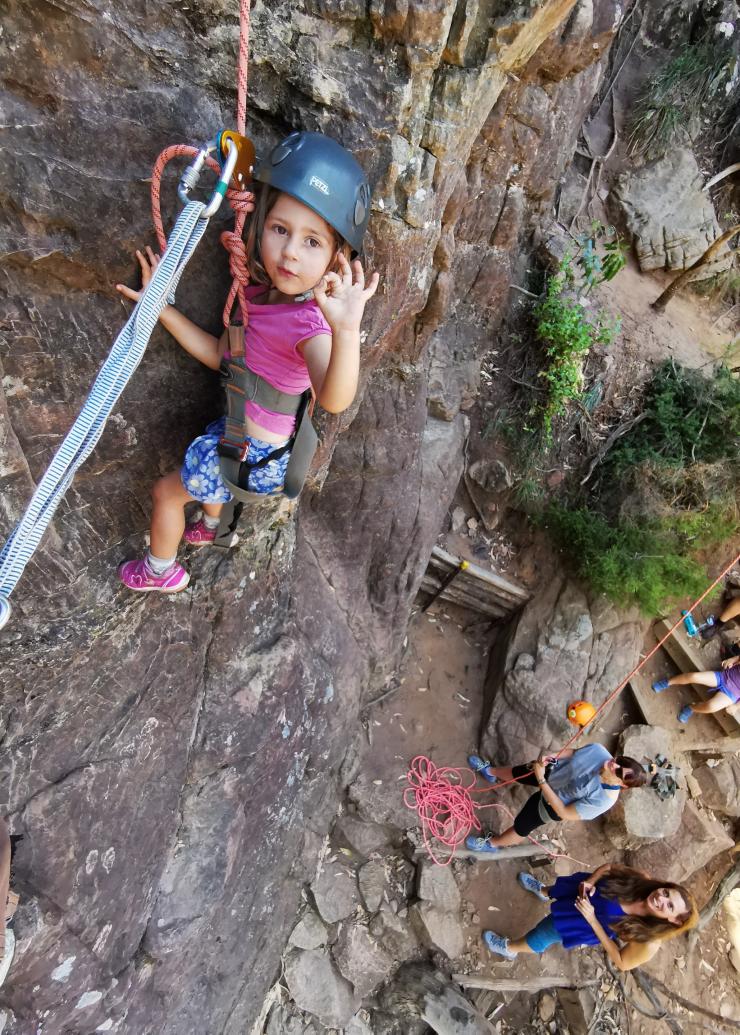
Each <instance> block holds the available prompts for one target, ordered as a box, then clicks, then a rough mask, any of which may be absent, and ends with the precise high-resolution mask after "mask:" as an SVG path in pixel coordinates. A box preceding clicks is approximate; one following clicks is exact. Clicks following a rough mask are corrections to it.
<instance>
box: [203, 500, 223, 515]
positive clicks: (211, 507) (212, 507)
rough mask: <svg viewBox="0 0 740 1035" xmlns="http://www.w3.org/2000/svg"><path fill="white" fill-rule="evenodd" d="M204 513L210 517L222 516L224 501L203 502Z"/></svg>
mask: <svg viewBox="0 0 740 1035" xmlns="http://www.w3.org/2000/svg"><path fill="white" fill-rule="evenodd" d="M201 507H202V508H203V513H204V514H207V515H208V517H209V518H219V517H221V508H222V507H223V503H201Z"/></svg>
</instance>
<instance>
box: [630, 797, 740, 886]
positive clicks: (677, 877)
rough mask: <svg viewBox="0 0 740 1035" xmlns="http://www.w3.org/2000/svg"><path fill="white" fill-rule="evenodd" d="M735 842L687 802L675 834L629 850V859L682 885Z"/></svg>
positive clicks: (721, 828) (655, 873)
mask: <svg viewBox="0 0 740 1035" xmlns="http://www.w3.org/2000/svg"><path fill="white" fill-rule="evenodd" d="M734 843H735V842H734V841H733V839H732V838H731V837H730V836H729V835H728V834H727V832H726V830H725V829H724V827H723V826H722V824H721V823H718V822H717V820H716V819H713V818H712V817H711V816H710V815H709V813H708V812H704V811H703V809H700V808H698V807H697V806H696V804H695V803H694V802H693V801H687V802H686V806H685V808H684V811H683V818H682V821H681V827H680V829H679V830H678V831H677V833H675V834H674V835H673V837H670V838H667V839H666V840H665V841H655V842H654V843H653V844H648V845H644V846H643V847H641V848H638V849H635V850H634V851H631V852H628V853H627V855H626V860H625V861H626V862H627V864H628V865H629V866H636V867H638V868H639V869H641V870H646V871H647V872H648V873H649V874H651V875H654V876H655V877H656V879H659V880H672V881H676V883H678V884H680V883H681V882H682V881H685V880H687V879H688V878H689V877H690V876H691V874H692V873H696V871H697V870H700V869H701V868H702V866H706V864H707V863H708V862H710V861H711V860H712V859H714V858H715V856H717V855H719V854H720V853H721V852H726V851H727V849H728V848H732V846H733V845H734Z"/></svg>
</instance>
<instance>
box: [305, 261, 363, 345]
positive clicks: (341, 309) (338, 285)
mask: <svg viewBox="0 0 740 1035" xmlns="http://www.w3.org/2000/svg"><path fill="white" fill-rule="evenodd" d="M338 264H339V273H331V272H330V273H325V274H324V276H323V277H322V278H321V280H320V281H319V283H318V284H317V285H316V287H315V288H314V289H313V294H314V298H315V299H316V303H317V305H318V307H319V309H320V310H321V312H322V313H323V314H324V317H325V318H326V322H327V323H328V324H329V326H330V327H331V329H332V331H334V332H335V333H338V332H339V331H357V332H359V330H360V323H361V321H362V314H363V312H364V311H365V303H366V302H367V300H368V299H369V298H372V297H373V295H374V294H375V292H376V291H377V289H378V284H379V282H380V277H379V275H378V274H377V273H373V275H372V276H371V277H370V280H369V282H368V284H367V287H366V286H365V271H364V270H363V268H362V263H361V262H360V260H359V259H355V260H354V262H353V263H352V265H351V266H350V264H349V262H348V261H347V259H346V258H345V257H344V256H343V255H341V254H340V255H339V256H338Z"/></svg>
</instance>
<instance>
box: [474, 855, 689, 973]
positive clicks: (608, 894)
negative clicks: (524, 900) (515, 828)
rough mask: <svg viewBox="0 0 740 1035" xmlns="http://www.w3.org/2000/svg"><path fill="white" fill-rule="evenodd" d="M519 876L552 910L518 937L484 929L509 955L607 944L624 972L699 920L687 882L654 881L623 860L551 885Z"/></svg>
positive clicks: (498, 950)
mask: <svg viewBox="0 0 740 1035" xmlns="http://www.w3.org/2000/svg"><path fill="white" fill-rule="evenodd" d="M517 879H518V880H519V883H520V884H521V885H522V887H523V888H524V889H525V890H526V891H529V892H531V894H533V895H535V896H536V897H537V898H538V899H540V900H541V901H542V902H546V903H547V904H548V905H549V906H550V913H549V915H548V916H546V917H545V919H544V920H541V921H540V922H539V923H538V924H537V926H536V927H533V928H532V930H531V931H529V932H528V934H525V935H524V937H523V938H518V939H516V940H512V939H509V938H504V937H502V936H501V935H500V934H496V933H495V932H494V931H484V932H483V940H484V942H485V943H486V945H487V946H488V948H489V949H490V950H491V952H492V953H494V954H496V955H498V956H504V957H505V958H506V959H514V957H515V956H516V955H517V954H518V953H520V952H537V953H542V952H544V951H545V950H546V949H549V948H550V947H551V946H552V945H562V946H563V948H565V949H575V948H576V947H577V946H579V945H601V946H602V947H603V949H604V951H605V952H606V954H607V956H608V957H609V959H610V961H611V962H612V963H613V964H614V966H615V967H617V969H618V970H622V971H625V970H633V969H634V968H635V967H639V966H640V965H641V964H642V963H645V962H646V961H647V960H649V959H650V958H651V957H652V956H654V955H655V953H656V952H657V951H658V949H659V948H660V944H661V942H664V941H667V940H668V939H669V938H675V937H676V936H677V935H679V934H683V933H684V931H688V930H689V928H691V927H694V925H695V924H696V922H697V921H698V919H699V913H698V911H697V908H696V903H695V902H694V897H693V895H692V894H691V892H690V891H689V890H688V889H687V888H685V887H683V885H681V884H674V883H673V882H671V881H659V880H653V878H652V877H650V876H648V874H646V873H644V872H643V871H642V870H634V869H632V868H631V867H629V866H621V865H619V864H617V863H606V864H605V865H604V866H600V867H599V868H598V869H597V870H595V871H594V872H593V873H592V874H588V873H585V872H584V873H572V874H571V875H570V876H569V877H558V879H557V880H556V881H555V883H554V884H553V885H552V887H549V888H547V887H545V885H544V884H542V883H541V882H540V881H538V880H537V879H536V878H535V877H533V876H532V874H531V873H520V874H519V876H518V878H517ZM617 941H619V942H620V943H621V947H620V945H617Z"/></svg>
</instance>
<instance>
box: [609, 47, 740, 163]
mask: <svg viewBox="0 0 740 1035" xmlns="http://www.w3.org/2000/svg"><path fill="white" fill-rule="evenodd" d="M734 65H735V58H734V56H733V52H732V45H731V43H729V42H728V41H727V40H726V39H725V37H724V36H720V35H714V36H713V37H711V38H706V39H704V40H702V41H701V42H699V43H692V44H686V45H685V46H684V47H683V49H682V50H681V51H680V52H679V53H678V54H677V55H676V56H675V57H674V58H672V59H671V60H670V61H668V62H667V63H666V64H665V65H664V66H663V67H662V68H660V69H659V70H658V71H657V72H655V73H654V74H653V75H652V76H650V77H649V78H648V80H647V81H646V83H645V86H644V87H643V90H642V92H641V94H640V96H639V97H638V99H637V101H636V103H635V106H634V110H633V117H632V121H631V124H630V136H629V147H630V150H631V151H632V153H633V154H636V155H642V156H644V157H659V156H661V155H664V154H665V153H666V152H667V151H668V150H669V149H670V148H671V147H672V146H674V145H675V144H676V143H679V142H682V141H691V140H693V139H694V138H695V137H696V136H698V134H699V132H700V131H701V130H702V129H703V128H704V126H706V125H708V124H709V125H717V124H718V123H720V122H721V121H722V116H723V114H724V112H725V111H727V110H729V108H730V107H731V106H732V98H731V97H730V96H728V94H727V88H728V86H730V88H731V92H734V90H733V89H732V84H733V74H734V73H733V69H734ZM735 89H736V87H735Z"/></svg>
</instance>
